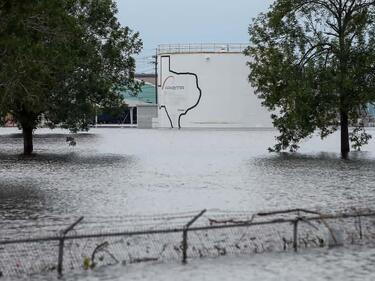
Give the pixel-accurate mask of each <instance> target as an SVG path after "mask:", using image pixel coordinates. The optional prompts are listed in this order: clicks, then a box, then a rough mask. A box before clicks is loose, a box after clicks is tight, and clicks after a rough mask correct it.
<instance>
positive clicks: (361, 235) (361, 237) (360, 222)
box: [358, 216, 363, 240]
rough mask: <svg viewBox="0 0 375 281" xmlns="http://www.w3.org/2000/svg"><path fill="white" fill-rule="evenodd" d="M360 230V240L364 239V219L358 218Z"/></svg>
mask: <svg viewBox="0 0 375 281" xmlns="http://www.w3.org/2000/svg"><path fill="white" fill-rule="evenodd" d="M358 228H359V239H361V240H362V239H363V231H362V219H361V216H358Z"/></svg>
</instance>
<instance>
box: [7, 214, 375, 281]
mask: <svg viewBox="0 0 375 281" xmlns="http://www.w3.org/2000/svg"><path fill="white" fill-rule="evenodd" d="M106 223H107V226H105V225H106ZM114 224H115V226H114ZM103 229H104V230H105V231H103ZM116 229H117V230H116ZM362 242H375V211H372V210H370V209H365V210H364V209H362V210H359V209H354V208H351V209H350V210H346V211H341V212H330V213H325V214H322V213H320V212H318V211H311V210H305V209H293V210H282V211H271V212H259V213H256V214H248V213H228V212H226V213H223V212H214V211H206V210H203V211H201V212H199V213H198V212H197V213H184V214H182V213H181V214H175V215H162V216H143V217H141V216H134V217H128V218H124V219H118V218H115V219H111V220H108V221H107V222H105V221H104V220H103V222H101V223H99V222H94V221H93V222H89V221H86V220H84V219H83V217H81V218H79V219H77V220H75V221H74V222H73V223H72V224H71V225H68V226H66V227H64V228H63V230H61V231H59V232H57V235H54V236H50V235H47V236H41V237H29V238H22V237H20V238H19V239H4V240H1V241H0V276H10V277H13V276H27V275H32V274H40V273H48V272H56V273H57V274H59V275H62V273H63V272H65V271H71V270H79V269H86V270H88V269H90V268H94V267H99V266H107V265H113V264H123V265H126V264H131V263H141V262H149V261H166V260H171V259H174V260H175V259H180V260H181V261H182V262H183V263H186V262H187V261H188V258H194V257H215V256H223V255H231V254H254V253H263V252H269V251H287V250H294V251H297V250H298V248H308V247H328V246H335V245H342V244H347V243H362Z"/></svg>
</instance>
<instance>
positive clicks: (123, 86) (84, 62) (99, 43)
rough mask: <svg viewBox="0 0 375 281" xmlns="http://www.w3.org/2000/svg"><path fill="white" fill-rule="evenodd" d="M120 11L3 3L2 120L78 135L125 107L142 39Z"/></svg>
mask: <svg viewBox="0 0 375 281" xmlns="http://www.w3.org/2000/svg"><path fill="white" fill-rule="evenodd" d="M116 13H117V9H116V5H115V1H113V0H27V1H13V0H0V116H5V115H6V114H8V113H11V114H12V115H13V116H14V118H15V119H16V120H17V122H18V123H19V124H20V126H21V127H31V128H36V126H37V125H38V124H39V122H40V121H41V119H42V118H43V119H44V120H45V121H46V122H47V125H49V126H50V127H51V128H53V127H55V126H57V125H58V126H61V127H63V128H68V129H70V130H72V131H78V130H87V129H88V127H89V125H90V122H91V121H92V120H93V116H94V114H95V110H96V108H97V107H100V108H121V107H123V106H124V101H123V98H122V96H121V95H120V91H124V90H131V91H133V92H137V91H139V90H140V86H141V84H139V83H137V82H135V80H134V75H135V60H134V58H133V57H132V55H134V54H137V53H139V52H140V50H141V48H142V42H141V40H140V39H139V34H138V33H134V32H132V31H131V30H130V29H129V28H128V27H121V25H120V23H119V22H118V19H117V18H116Z"/></svg>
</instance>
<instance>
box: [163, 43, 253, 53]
mask: <svg viewBox="0 0 375 281" xmlns="http://www.w3.org/2000/svg"><path fill="white" fill-rule="evenodd" d="M247 47H248V44H245V43H212V44H209V43H201V44H199V43H195V44H162V45H159V47H158V49H157V52H158V54H181V53H242V52H243V51H244V50H245V49H246V48H247Z"/></svg>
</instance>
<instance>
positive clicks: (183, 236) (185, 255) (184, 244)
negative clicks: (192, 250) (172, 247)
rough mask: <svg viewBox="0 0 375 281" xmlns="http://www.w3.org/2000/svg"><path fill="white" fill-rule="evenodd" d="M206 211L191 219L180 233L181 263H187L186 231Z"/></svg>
mask: <svg viewBox="0 0 375 281" xmlns="http://www.w3.org/2000/svg"><path fill="white" fill-rule="evenodd" d="M206 211H207V210H203V211H202V212H200V213H199V214H198V215H196V216H195V217H194V218H192V219H191V221H189V222H188V223H187V224H186V225H185V226H184V230H183V232H182V263H184V264H186V261H187V249H188V241H187V240H188V231H189V228H190V227H191V226H192V225H193V223H195V222H196V221H197V220H198V219H199V218H200V217H201V216H203V214H204V213H205V212H206Z"/></svg>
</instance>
